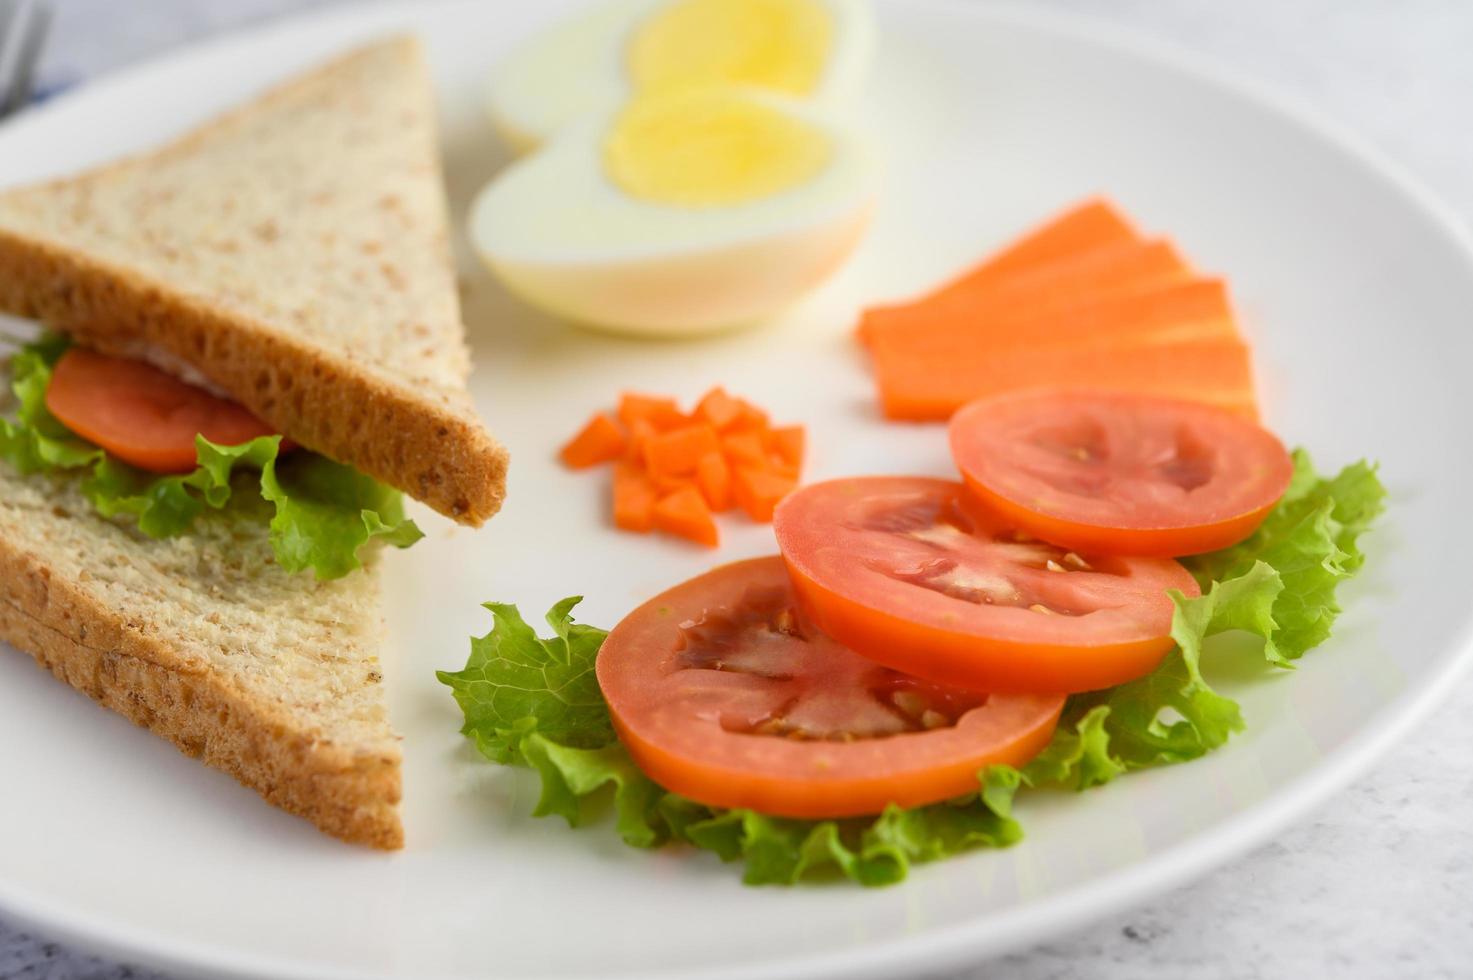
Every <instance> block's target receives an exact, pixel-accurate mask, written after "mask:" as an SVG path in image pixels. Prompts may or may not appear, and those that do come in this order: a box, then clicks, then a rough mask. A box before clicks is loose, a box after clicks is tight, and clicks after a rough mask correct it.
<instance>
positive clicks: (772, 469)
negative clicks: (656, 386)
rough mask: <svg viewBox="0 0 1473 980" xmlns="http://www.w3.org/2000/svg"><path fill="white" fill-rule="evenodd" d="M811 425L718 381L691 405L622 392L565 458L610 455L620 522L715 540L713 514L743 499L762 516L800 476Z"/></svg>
mask: <svg viewBox="0 0 1473 980" xmlns="http://www.w3.org/2000/svg"><path fill="white" fill-rule="evenodd" d="M804 442H805V433H804V429H803V427H802V426H801V425H786V426H777V427H773V426H772V425H770V424H769V422H768V417H767V413H766V412H764V411H763V410H762V409H760V408H758V407H757V406H756V405H753V404H752V403H751V402H749V401H746V400H745V399H742V398H737V397H735V396H734V395H731V394H729V393H728V392H727V391H726V389H724V388H722V387H720V386H717V387H714V388H712V389H710V390H709V391H707V392H706V393H705V394H704V395H702V396H701V399H700V401H699V402H698V403H697V405H696V407H695V408H694V410H692V411H691V413H690V414H688V415H687V414H685V413H683V412H682V411H681V410H680V406H679V404H678V403H677V402H676V401H675V399H673V398H664V397H661V396H657V395H646V394H641V393H639V392H624V393H623V394H622V395H621V396H620V397H619V404H618V407H617V409H616V410H615V411H613V412H600V413H598V414H596V415H594V417H593V418H592V419H590V420H589V421H588V423H587V424H586V425H585V426H584V427H583V429H582V430H580V431H579V432H578V434H577V435H576V436H574V437H573V438H572V440H570V441H569V442H568V444H567V445H566V446H564V447H563V448H562V450H561V455H562V458H563V461H564V462H565V463H567V464H568V465H569V466H573V467H585V466H592V465H594V464H596V463H602V462H612V463H614V476H613V488H612V510H613V522H614V526H616V527H618V528H621V529H624V530H628V531H638V532H646V531H650V530H655V529H658V530H661V531H664V532H666V533H669V534H674V535H678V536H680V537H685V538H689V539H690V540H692V541H697V542H699V543H701V544H705V545H710V546H712V547H714V546H715V545H716V543H717V538H718V533H717V528H716V523H715V518H714V517H713V515H714V514H716V513H720V512H722V511H727V510H731V509H732V508H733V507H736V506H740V507H741V509H742V510H744V511H746V512H747V514H748V515H749V516H751V517H752V519H754V520H758V521H769V520H771V519H772V510H773V508H774V507H775V506H776V505H777V502H778V501H779V500H781V499H782V497H783V496H784V495H785V494H787V493H788V492H789V491H791V490H792V489H793V488H794V487H795V486H797V483H798V476H799V473H800V471H801V469H802V465H803V451H804Z"/></svg>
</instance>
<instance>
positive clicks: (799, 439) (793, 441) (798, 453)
mask: <svg viewBox="0 0 1473 980" xmlns="http://www.w3.org/2000/svg"><path fill="white" fill-rule="evenodd" d="M765 441H766V443H767V449H768V451H769V452H772V453H775V454H777V456H778V458H779V459H781V460H782V461H783V462H784V463H786V464H788V466H789V467H791V468H792V469H795V470H801V469H802V468H803V444H804V432H803V426H801V425H784V426H780V427H778V428H776V429H768V430H767V434H766V438H765Z"/></svg>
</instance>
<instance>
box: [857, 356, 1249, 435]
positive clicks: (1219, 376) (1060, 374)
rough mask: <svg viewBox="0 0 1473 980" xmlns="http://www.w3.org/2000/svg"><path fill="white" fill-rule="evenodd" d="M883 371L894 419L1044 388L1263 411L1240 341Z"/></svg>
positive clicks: (905, 362) (939, 362)
mask: <svg viewBox="0 0 1473 980" xmlns="http://www.w3.org/2000/svg"><path fill="white" fill-rule="evenodd" d="M875 368H876V375H875V376H876V382H877V384H878V386H879V390H880V401H881V405H882V407H883V409H884V412H885V414H886V415H887V416H888V417H890V418H892V419H908V420H913V421H919V420H929V419H936V420H941V419H947V418H950V417H951V413H952V412H954V411H956V410H957V409H958V408H960V407H961V406H963V405H965V404H966V403H967V402H970V401H972V400H974V399H977V398H982V397H985V396H987V395H992V394H996V393H998V392H1002V391H1009V390H1012V389H1015V388H1028V387H1040V386H1059V387H1070V386H1074V387H1085V388H1106V389H1110V390H1119V391H1131V392H1135V393H1138V394H1148V395H1160V396H1164V397H1171V398H1183V399H1188V400H1196V401H1204V402H1211V403H1214V404H1219V405H1224V406H1226V407H1229V408H1233V409H1235V410H1238V411H1242V412H1243V413H1244V414H1248V415H1256V412H1257V409H1256V402H1255V399H1254V396H1253V370H1252V364H1251V359H1250V355H1249V351H1248V347H1247V345H1245V344H1244V343H1243V342H1242V341H1241V340H1238V339H1235V338H1229V339H1212V340H1200V341H1190V342H1185V343H1165V344H1149V343H1145V344H1140V343H1136V344H1123V345H1109V344H1099V345H1095V346H1092V347H1090V346H1080V347H1038V348H1031V349H1030V348H1019V349H1014V350H1011V351H998V352H995V353H994V352H985V351H984V352H979V356H976V357H970V358H957V357H949V356H934V355H932V354H930V353H927V352H920V353H911V354H897V355H896V356H892V357H886V358H883V359H877V360H876V362H875Z"/></svg>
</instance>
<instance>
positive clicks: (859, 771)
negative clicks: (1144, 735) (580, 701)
mask: <svg viewBox="0 0 1473 980" xmlns="http://www.w3.org/2000/svg"><path fill="white" fill-rule="evenodd" d="M597 669H598V683H599V687H601V688H602V689H603V694H604V697H605V698H606V699H607V700H608V703H609V711H610V713H611V714H612V715H613V719H614V728H615V729H616V730H617V732H618V733H619V737H620V739H621V740H622V741H623V742H624V745H625V747H626V748H628V750H629V754H630V755H631V756H633V758H634V761H635V762H636V763H638V764H639V767H640V768H641V769H643V770H644V771H645V773H646V774H648V775H649V776H650V778H651V779H653V780H655V781H656V782H657V783H659V784H660V785H662V786H664V787H665V788H666V789H670V790H673V791H675V792H677V793H681V794H683V795H685V796H688V797H690V798H691V799H694V800H698V801H700V802H702V803H705V804H707V805H709V806H720V807H750V808H751V809H754V810H758V811H760V812H762V813H766V814H770V815H773V816H782V817H803V818H810V819H818V818H826V817H849V816H859V815H862V814H869V813H878V812H880V811H881V810H883V809H884V808H885V806H886V805H888V804H890V803H896V804H899V805H900V806H905V807H911V806H921V805H923V804H926V803H935V802H938V801H940V800H945V799H950V798H952V797H955V796H959V795H962V794H964V793H969V792H975V791H976V790H977V788H978V783H977V775H978V772H979V771H980V770H981V769H983V768H984V767H985V766H988V765H990V764H992V763H999V762H1000V763H1008V764H1010V765H1021V764H1022V763H1024V762H1026V761H1027V760H1029V759H1031V758H1032V757H1033V756H1034V755H1036V754H1037V753H1038V752H1039V750H1041V749H1042V748H1043V747H1044V746H1045V745H1047V744H1048V741H1049V738H1050V737H1051V736H1052V735H1053V730H1054V725H1055V723H1056V722H1057V721H1058V717H1059V711H1060V710H1061V709H1062V707H1063V703H1064V702H1063V698H1061V697H1057V696H1048V695H1011V696H1008V695H996V694H980V693H977V692H974V691H964V690H958V689H955V688H948V687H944V686H938V685H935V684H931V683H928V682H926V681H923V680H919V679H917V678H914V677H909V676H907V675H905V674H902V673H899V672H897V671H894V670H889V669H887V668H885V667H882V666H880V665H879V664H876V663H873V662H871V661H869V660H866V659H864V658H863V657H860V656H858V655H856V654H855V653H853V652H852V651H850V650H848V649H846V648H845V647H844V646H842V645H841V644H839V643H837V642H835V641H834V640H832V639H830V638H829V637H827V636H825V635H824V634H823V633H821V632H819V631H818V630H817V629H816V628H815V627H814V626H813V625H812V624H811V623H810V622H808V620H807V619H806V618H805V617H804V616H803V614H802V613H801V612H800V611H799V609H798V607H797V602H796V599H795V597H794V595H793V592H792V588H791V586H790V584H789V582H788V576H787V573H786V572H785V571H784V569H783V563H782V561H781V560H779V559H778V558H776V557H773V558H755V559H752V560H749V561H742V562H737V563H735V564H732V565H725V566H723V567H721V568H717V569H716V570H714V571H711V572H707V573H706V574H705V575H701V576H699V577H697V578H694V579H691V580H690V581H689V582H685V583H684V584H682V585H678V586H676V587H675V588H673V589H671V590H670V591H668V592H665V593H663V594H662V595H659V596H656V597H655V598H654V599H651V600H650V601H649V602H647V603H645V604H644V605H643V606H641V607H639V608H638V609H636V610H635V611H634V612H632V613H630V614H629V616H627V617H626V618H625V619H624V621H623V622H621V623H620V624H619V625H618V626H617V627H615V628H614V630H613V632H611V633H610V634H609V636H608V638H607V639H606V640H604V645H603V648H602V649H601V650H600V651H599V655H598V667H597Z"/></svg>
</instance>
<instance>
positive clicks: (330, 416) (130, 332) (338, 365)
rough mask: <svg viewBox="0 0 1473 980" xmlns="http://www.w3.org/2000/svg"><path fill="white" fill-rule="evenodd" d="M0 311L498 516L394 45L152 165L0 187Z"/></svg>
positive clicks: (501, 462) (330, 68) (253, 109)
mask: <svg viewBox="0 0 1473 980" xmlns="http://www.w3.org/2000/svg"><path fill="white" fill-rule="evenodd" d="M0 179H3V169H0ZM0 310H3V311H7V312H11V313H15V314H17V315H20V316H26V317H32V318H35V319H39V320H42V321H44V322H46V323H47V324H48V325H50V326H53V327H56V328H57V329H60V330H63V331H66V332H69V333H72V334H74V335H76V336H77V337H79V338H81V339H82V341H83V342H84V343H86V344H88V345H90V346H93V347H97V348H99V349H101V350H103V351H106V352H109V353H115V354H123V355H127V356H135V357H137V356H142V357H146V358H148V359H150V360H152V361H154V362H155V363H157V364H159V366H161V367H164V368H165V369H166V370H173V371H175V372H176V373H181V374H185V375H186V376H192V372H191V371H190V370H188V369H193V372H197V373H198V374H199V375H203V377H204V378H205V379H207V380H208V381H209V382H211V383H213V384H214V385H215V386H216V387H218V388H221V389H223V390H224V391H225V392H227V393H228V394H229V395H231V396H232V397H233V398H235V399H237V400H238V401H240V402H241V403H242V404H244V405H246V406H247V407H248V408H250V409H251V410H252V411H254V412H255V413H256V414H258V415H259V416H261V417H262V418H264V419H266V420H267V421H268V422H270V423H271V424H272V425H274V426H276V427H277V428H279V429H280V430H281V431H282V432H284V433H285V434H286V435H288V436H290V437H291V438H292V439H294V440H296V441H297V442H299V443H301V444H303V445H305V446H308V447H310V448H312V449H315V450H317V451H318V452H321V453H323V454H324V455H327V456H330V457H332V458H334V459H337V460H339V461H341V462H345V463H349V464H351V465H353V466H355V467H357V468H358V469H359V470H361V471H362V472H364V473H367V474H369V475H370V476H373V477H375V478H377V479H379V480H382V481H384V482H385V483H388V484H391V485H393V486H395V487H398V488H399V489H401V490H403V491H404V492H406V493H408V494H410V495H411V496H413V497H417V498H418V499H420V500H422V501H424V502H425V503H426V504H429V505H430V506H431V507H433V508H435V509H436V510H438V511H440V512H441V513H443V514H446V515H448V516H450V517H453V518H455V519H456V520H458V521H461V522H463V523H466V524H473V525H479V524H480V523H481V522H483V521H484V520H485V519H486V518H488V517H490V516H491V515H492V514H494V513H495V512H496V510H497V508H498V507H500V505H501V500H502V497H503V495H504V493H505V481H506V464H507V455H506V450H505V449H503V448H502V446H501V445H500V444H499V443H498V442H497V441H496V440H495V439H494V438H492V436H491V435H490V434H489V433H487V431H486V430H485V428H484V427H483V426H482V424H481V423H480V421H479V420H478V418H477V417H476V415H475V413H474V411H473V409H472V407H471V404H470V399H469V397H468V395H467V394H466V389H465V381H466V375H467V373H468V370H469V360H468V357H467V354H466V349H465V342H464V331H463V327H462V324H461V319H460V303H459V297H458V295H457V292H456V283H455V276H454V269H453V265H452V262H451V258H450V243H449V223H448V220H447V216H446V206H445V198H444V190H443V187H442V185H441V181H440V161H439V149H438V142H437V138H436V123H435V105H434V98H433V92H432V90H431V86H430V79H429V75H428V72H427V71H426V68H425V65H424V61H423V57H422V55H421V51H420V48H419V45H418V43H417V42H416V41H414V40H413V39H412V38H398V39H393V40H389V41H385V42H381V43H378V44H374V45H371V46H369V47H366V48H363V49H361V50H359V51H356V52H354V53H352V54H349V55H347V56H345V57H343V58H341V59H339V60H337V61H334V62H331V63H329V64H327V65H326V66H324V67H322V68H319V69H318V70H316V71H313V72H311V73H310V74H307V75H305V76H303V77H301V78H298V79H296V80H295V81H292V82H289V83H287V84H285V85H283V86H282V87H280V88H277V89H275V90H273V91H271V92H268V93H267V94H266V95H264V96H262V97H260V98H259V99H257V100H256V101H255V102H252V103H250V104H249V105H246V106H244V107H242V108H239V109H237V110H235V111H233V112H230V113H227V114H226V115H224V116H221V117H219V118H218V119H216V120H215V121H213V122H210V123H208V124H206V125H205V126H203V127H202V128H200V129H198V130H196V131H194V132H193V133H190V134H189V135H187V136H184V137H183V138H181V139H179V140H177V141H175V142H174V143H171V144H169V145H168V146H165V147H164V148H162V149H160V150H158V151H156V152H154V153H151V154H149V155H146V156H140V157H136V158H133V159H127V160H123V161H121V162H118V163H114V164H112V165H109V166H105V167H102V168H101V169H98V170H94V171H91V172H89V173H85V174H83V175H81V176H77V177H73V178H70V179H66V180H60V181H56V182H52V183H47V184H42V185H39V186H34V187H25V188H20V189H15V190H10V191H6V192H3V193H0Z"/></svg>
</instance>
